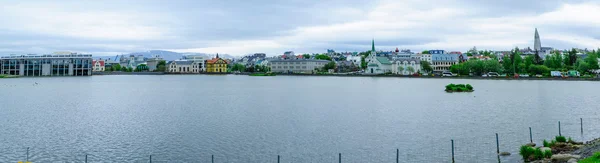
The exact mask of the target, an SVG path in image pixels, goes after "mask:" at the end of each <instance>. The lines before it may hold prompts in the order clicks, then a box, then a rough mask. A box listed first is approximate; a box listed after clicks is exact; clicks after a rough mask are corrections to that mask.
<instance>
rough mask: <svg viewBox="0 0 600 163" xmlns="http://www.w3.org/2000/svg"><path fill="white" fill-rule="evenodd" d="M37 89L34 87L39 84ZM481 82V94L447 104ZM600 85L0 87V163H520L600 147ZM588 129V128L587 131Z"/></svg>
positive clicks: (136, 81)
mask: <svg viewBox="0 0 600 163" xmlns="http://www.w3.org/2000/svg"><path fill="white" fill-rule="evenodd" d="M36 82H37V83H38V84H37V85H35V84H34V83H36ZM449 83H470V84H471V85H473V86H474V87H475V90H476V91H475V92H472V93H453V94H452V93H446V92H444V91H443V89H444V86H445V85H446V84H449ZM599 86H600V84H599V83H597V82H586V81H577V82H573V81H504V80H458V79H456V80H454V79H409V78H370V77H295V76H276V77H249V76H235V75H223V76H211V75H179V76H176V75H165V76H92V77H56V78H18V79H2V80H0V92H1V94H0V106H1V108H0V127H1V128H0V162H17V161H20V160H25V157H26V149H27V147H30V152H29V156H30V159H29V160H30V161H33V162H82V161H83V160H84V159H85V155H86V154H87V155H88V160H89V161H91V162H94V161H97V162H148V159H149V155H152V159H153V162H210V160H211V155H214V157H215V162H219V163H222V162H228V163H250V162H251V163H254V162H256V163H264V162H273V163H274V162H276V161H277V155H281V162H286V163H287V162H324V163H325V162H331V163H333V162H337V161H338V153H342V162H395V160H396V149H400V150H399V151H400V152H399V158H400V162H450V160H451V144H450V140H451V139H454V141H455V157H456V162H497V157H496V140H495V133H498V134H499V136H500V150H501V151H508V152H511V153H512V155H511V156H509V157H501V158H500V159H501V161H502V162H518V161H519V157H520V156H519V155H518V148H519V145H520V144H525V143H528V142H529V128H528V127H532V129H533V139H534V142H536V143H538V144H541V141H542V139H549V138H552V137H554V136H555V135H558V124H557V123H558V121H561V124H562V134H563V135H567V136H571V137H573V138H574V139H575V140H579V141H580V140H591V139H593V138H595V137H600V129H599V128H597V127H596V126H598V125H600V118H599V115H600V109H599V108H598V107H599V106H600V105H598V99H599V96H600V87H599ZM579 118H583V127H584V132H583V134H582V133H581V132H580V121H579Z"/></svg>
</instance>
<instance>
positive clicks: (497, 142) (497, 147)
mask: <svg viewBox="0 0 600 163" xmlns="http://www.w3.org/2000/svg"><path fill="white" fill-rule="evenodd" d="M496 154H500V142H499V141H498V133H496Z"/></svg>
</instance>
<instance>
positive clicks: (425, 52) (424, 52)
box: [421, 50, 429, 54]
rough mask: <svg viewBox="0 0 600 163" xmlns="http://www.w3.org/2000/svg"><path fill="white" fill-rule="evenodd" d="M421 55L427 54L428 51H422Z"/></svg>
mask: <svg viewBox="0 0 600 163" xmlns="http://www.w3.org/2000/svg"><path fill="white" fill-rule="evenodd" d="M421 54H429V50H423V52H421Z"/></svg>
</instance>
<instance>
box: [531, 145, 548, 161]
mask: <svg viewBox="0 0 600 163" xmlns="http://www.w3.org/2000/svg"><path fill="white" fill-rule="evenodd" d="M544 153H545V152H544V151H542V149H539V148H535V151H533V157H534V158H535V159H536V160H541V159H543V158H544Z"/></svg>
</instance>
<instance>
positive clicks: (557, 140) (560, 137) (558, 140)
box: [556, 136, 567, 143]
mask: <svg viewBox="0 0 600 163" xmlns="http://www.w3.org/2000/svg"><path fill="white" fill-rule="evenodd" d="M556 142H560V143H565V142H567V138H565V137H564V136H556Z"/></svg>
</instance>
